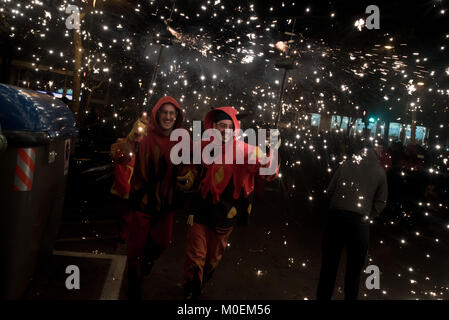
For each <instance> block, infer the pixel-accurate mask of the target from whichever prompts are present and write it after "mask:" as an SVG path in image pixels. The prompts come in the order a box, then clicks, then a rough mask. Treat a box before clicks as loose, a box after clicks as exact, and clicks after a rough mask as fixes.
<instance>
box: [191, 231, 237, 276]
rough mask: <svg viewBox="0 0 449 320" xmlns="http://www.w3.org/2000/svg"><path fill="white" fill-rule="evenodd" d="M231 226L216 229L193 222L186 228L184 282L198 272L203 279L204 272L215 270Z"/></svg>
mask: <svg viewBox="0 0 449 320" xmlns="http://www.w3.org/2000/svg"><path fill="white" fill-rule="evenodd" d="M231 232H232V227H231V228H228V229H224V230H222V231H217V230H215V229H213V228H210V227H208V226H206V225H203V224H198V223H194V224H193V226H191V227H189V228H188V230H187V239H186V242H187V243H186V257H185V263H184V284H186V283H188V282H190V281H192V280H193V277H194V273H195V272H198V277H199V280H200V281H201V282H202V281H203V275H204V273H211V272H213V271H214V270H215V268H216V266H217V264H218V262H220V260H221V258H222V257H223V252H224V250H225V248H226V246H227V243H228V238H229V235H230V234H231Z"/></svg>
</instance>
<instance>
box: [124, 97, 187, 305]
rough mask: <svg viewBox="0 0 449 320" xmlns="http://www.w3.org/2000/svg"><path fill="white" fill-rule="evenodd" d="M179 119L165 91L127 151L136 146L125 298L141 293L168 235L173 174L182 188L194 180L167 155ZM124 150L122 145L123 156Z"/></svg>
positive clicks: (173, 202)
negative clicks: (141, 136)
mask: <svg viewBox="0 0 449 320" xmlns="http://www.w3.org/2000/svg"><path fill="white" fill-rule="evenodd" d="M182 122H183V113H182V109H181V107H180V105H179V104H178V102H177V101H176V100H175V99H173V98H172V97H168V96H166V97H163V98H161V99H160V100H159V101H158V102H157V103H156V105H155V106H154V108H153V110H152V112H151V121H150V123H149V125H148V127H147V128H146V132H145V133H144V136H143V138H142V139H141V141H140V142H139V143H138V145H137V148H135V149H133V150H131V151H130V154H131V155H133V152H134V151H135V163H134V170H133V173H132V177H131V181H130V194H129V202H130V207H131V209H132V210H133V211H132V214H131V221H130V223H129V235H128V248H127V257H128V297H129V299H141V297H142V280H143V277H144V276H145V275H148V274H149V273H150V271H151V269H152V267H153V264H154V262H155V261H156V260H157V259H158V258H159V257H160V255H161V254H162V252H163V251H164V250H165V249H166V248H167V247H168V245H169V243H170V241H171V238H172V229H173V215H174V211H175V209H176V204H177V203H180V201H177V200H179V196H180V195H179V194H177V192H179V188H178V189H177V188H176V181H177V180H176V178H177V177H178V176H181V177H183V178H184V182H186V183H184V184H183V185H182V186H181V189H182V190H187V189H189V188H190V187H191V186H192V185H193V179H194V177H195V175H194V174H193V173H192V171H190V169H192V167H188V166H184V167H180V166H175V165H173V164H172V162H171V161H170V150H171V148H172V147H173V146H174V145H175V144H176V143H177V141H170V133H171V132H172V130H174V129H176V128H180V127H181V126H182ZM125 146H126V145H125ZM128 151H129V149H126V148H125V151H124V157H126V156H127V155H126V153H127V152H128ZM186 172H187V173H186ZM184 173H185V174H184ZM183 174H184V175H183Z"/></svg>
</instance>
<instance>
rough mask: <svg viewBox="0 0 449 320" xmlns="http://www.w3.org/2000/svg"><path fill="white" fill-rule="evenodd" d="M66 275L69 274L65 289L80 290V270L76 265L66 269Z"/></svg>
mask: <svg viewBox="0 0 449 320" xmlns="http://www.w3.org/2000/svg"><path fill="white" fill-rule="evenodd" d="M65 273H66V274H69V276H68V277H67V279H66V280H65V287H66V288H67V289H68V290H73V289H76V290H79V289H80V268H78V266H76V265H73V264H72V265H70V266H67V268H65Z"/></svg>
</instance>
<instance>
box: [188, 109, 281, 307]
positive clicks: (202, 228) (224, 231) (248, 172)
mask: <svg viewBox="0 0 449 320" xmlns="http://www.w3.org/2000/svg"><path fill="white" fill-rule="evenodd" d="M204 122H205V123H204V124H205V129H206V130H207V129H211V128H214V129H217V130H218V131H219V132H220V134H221V139H220V142H219V143H221V144H222V148H221V150H222V152H220V153H218V155H214V156H215V157H217V156H218V157H220V156H221V157H222V163H223V164H219V163H215V162H214V163H212V164H205V163H204V159H203V160H202V161H203V163H202V165H201V169H200V170H198V172H199V177H200V182H199V185H198V188H197V192H196V193H195V195H194V196H193V199H194V200H193V201H192V205H191V207H190V208H189V210H188V212H189V217H188V221H187V224H188V225H189V226H190V227H188V231H187V240H186V249H185V250H186V255H185V263H184V297H185V299H194V300H195V299H198V298H199V297H200V294H201V288H202V286H203V284H205V283H206V282H207V281H208V280H209V279H210V278H211V277H212V274H213V273H214V271H215V269H216V267H217V265H218V263H219V261H220V260H221V258H222V256H223V252H224V250H225V248H226V246H227V240H228V238H229V236H230V234H231V232H232V230H233V227H234V226H235V225H236V224H237V222H238V221H239V220H240V219H243V221H245V218H246V217H247V215H249V214H250V213H251V209H252V198H253V194H254V180H255V177H256V176H257V175H259V169H260V168H261V167H262V164H261V162H260V161H259V160H260V157H261V156H262V152H261V150H260V149H259V148H258V147H257V146H252V145H249V144H247V143H245V142H243V141H241V140H238V139H237V135H238V131H239V130H240V123H239V121H238V120H237V110H236V109H234V108H233V107H220V108H216V109H214V110H212V111H210V112H208V113H207V114H206V118H205V121H204ZM211 143H215V141H213V142H211ZM208 144H209V142H208V141H201V150H204V147H205V146H207V145H208ZM228 144H232V149H233V150H234V152H233V155H232V156H233V162H232V163H229V164H228V163H225V158H226V152H227V151H226V150H232V149H231V148H229V149H226V146H227V145H228ZM278 146H279V144H278ZM202 153H203V152H202ZM239 156H241V157H243V158H244V164H238V162H237V161H236V159H238V158H239ZM270 157H271V158H270ZM249 159H252V160H254V161H253V162H252V163H253V164H250V163H251V162H250V161H249ZM268 159H270V160H269V162H267V163H266V164H265V166H266V167H270V166H271V165H272V163H271V162H272V161H271V160H272V159H273V152H271V151H270V156H269V157H268ZM278 170H279V166H278V167H277V169H276V173H275V174H274V175H272V176H271V177H270V178H274V176H276V175H277V172H278ZM198 181H199V180H198Z"/></svg>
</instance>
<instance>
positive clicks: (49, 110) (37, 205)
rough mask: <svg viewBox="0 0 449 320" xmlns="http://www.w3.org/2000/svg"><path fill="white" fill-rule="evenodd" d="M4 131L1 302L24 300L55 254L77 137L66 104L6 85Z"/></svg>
mask: <svg viewBox="0 0 449 320" xmlns="http://www.w3.org/2000/svg"><path fill="white" fill-rule="evenodd" d="M0 128H1V129H0V131H1V132H0V135H2V137H3V138H2V146H3V147H2V148H0V299H20V298H21V297H23V295H24V293H25V291H26V288H27V286H28V283H29V280H30V278H31V277H32V276H33V273H34V271H35V268H36V267H38V266H39V264H40V263H42V262H44V261H48V258H49V257H50V256H51V254H52V251H53V246H54V243H55V241H56V237H57V234H58V231H59V226H60V221H61V214H62V208H63V204H64V193H65V187H66V181H67V174H68V168H69V159H70V153H71V149H72V148H71V146H73V140H74V139H75V137H76V136H77V134H78V131H77V129H76V128H75V120H74V117H73V114H72V112H71V111H70V109H69V108H68V107H67V105H66V104H64V103H63V102H62V101H60V100H58V99H56V98H54V97H52V96H49V95H44V94H41V93H38V92H35V91H32V90H27V89H23V88H19V87H15V86H10V85H4V84H0Z"/></svg>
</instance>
